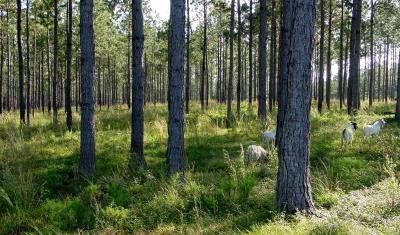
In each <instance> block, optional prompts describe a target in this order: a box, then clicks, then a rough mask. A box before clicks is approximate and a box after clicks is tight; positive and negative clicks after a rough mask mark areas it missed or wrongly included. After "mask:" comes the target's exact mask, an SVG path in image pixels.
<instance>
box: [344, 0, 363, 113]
mask: <svg viewBox="0 0 400 235" xmlns="http://www.w3.org/2000/svg"><path fill="white" fill-rule="evenodd" d="M361 10H362V0H355V1H354V3H353V15H352V20H351V34H350V68H349V84H348V93H347V112H348V114H351V113H353V112H355V111H356V110H358V109H359V87H360V73H359V66H360V47H361V35H360V31H361Z"/></svg>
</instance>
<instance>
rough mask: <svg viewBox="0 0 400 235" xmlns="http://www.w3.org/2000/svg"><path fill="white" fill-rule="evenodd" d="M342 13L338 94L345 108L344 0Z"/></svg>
mask: <svg viewBox="0 0 400 235" xmlns="http://www.w3.org/2000/svg"><path fill="white" fill-rule="evenodd" d="M340 6H341V13H340V36H339V37H340V39H339V74H338V95H339V107H340V109H342V108H343V99H344V96H343V31H344V0H341V4H340Z"/></svg>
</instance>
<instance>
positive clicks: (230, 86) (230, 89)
mask: <svg viewBox="0 0 400 235" xmlns="http://www.w3.org/2000/svg"><path fill="white" fill-rule="evenodd" d="M234 26H235V0H231V18H230V29H229V78H228V102H227V106H228V107H227V119H228V127H229V126H230V125H231V123H232V121H233V113H232V95H233V94H232V93H233V37H234Z"/></svg>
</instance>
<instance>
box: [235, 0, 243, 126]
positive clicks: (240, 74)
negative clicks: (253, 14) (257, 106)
mask: <svg viewBox="0 0 400 235" xmlns="http://www.w3.org/2000/svg"><path fill="white" fill-rule="evenodd" d="M237 4H238V6H237V9H238V43H237V45H238V58H237V59H238V67H237V71H238V77H237V86H236V112H237V116H238V118H240V101H241V82H240V80H241V79H242V13H241V6H240V0H237Z"/></svg>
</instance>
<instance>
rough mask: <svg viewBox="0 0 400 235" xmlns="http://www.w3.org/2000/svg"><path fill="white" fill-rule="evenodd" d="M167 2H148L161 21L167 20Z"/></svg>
mask: <svg viewBox="0 0 400 235" xmlns="http://www.w3.org/2000/svg"><path fill="white" fill-rule="evenodd" d="M169 2H170V1H169V0H150V6H151V8H152V9H153V10H154V11H156V12H157V13H158V14H159V15H160V18H161V20H168V18H169Z"/></svg>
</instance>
